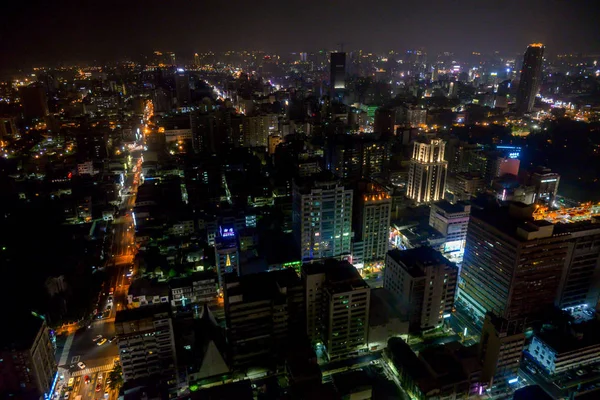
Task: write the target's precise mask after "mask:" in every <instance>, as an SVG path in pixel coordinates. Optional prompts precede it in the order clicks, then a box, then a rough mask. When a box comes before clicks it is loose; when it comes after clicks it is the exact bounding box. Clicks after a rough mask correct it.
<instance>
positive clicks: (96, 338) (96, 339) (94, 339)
mask: <svg viewBox="0 0 600 400" xmlns="http://www.w3.org/2000/svg"><path fill="white" fill-rule="evenodd" d="M100 339H102V335H97V336H96V337H94V338H93V339H92V341H93V342H97V341H98V340H100Z"/></svg>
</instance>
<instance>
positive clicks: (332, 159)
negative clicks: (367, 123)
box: [325, 135, 391, 180]
mask: <svg viewBox="0 0 600 400" xmlns="http://www.w3.org/2000/svg"><path fill="white" fill-rule="evenodd" d="M390 153H391V146H390V143H389V142H387V141H386V140H379V139H375V138H373V137H365V136H356V135H335V136H333V137H331V138H329V139H328V140H327V144H326V150H325V164H326V167H327V169H328V170H329V171H331V172H332V173H334V174H335V175H337V176H338V177H340V178H348V179H351V180H356V179H362V178H370V177H376V176H381V175H382V174H383V173H384V172H385V171H386V169H387V165H388V163H389V160H390V157H391V154H390Z"/></svg>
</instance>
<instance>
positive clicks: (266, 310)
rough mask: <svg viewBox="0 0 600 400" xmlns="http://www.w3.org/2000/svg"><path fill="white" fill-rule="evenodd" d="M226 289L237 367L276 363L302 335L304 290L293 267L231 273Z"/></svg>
mask: <svg viewBox="0 0 600 400" xmlns="http://www.w3.org/2000/svg"><path fill="white" fill-rule="evenodd" d="M223 289H224V298H225V319H226V324H227V341H228V344H229V347H230V362H231V365H232V367H233V368H236V369H243V368H245V367H248V366H256V365H263V366H269V365H272V364H273V363H276V362H277V361H278V359H280V358H281V356H282V355H283V351H284V350H285V348H286V346H289V345H290V344H291V343H294V340H296V339H297V338H298V337H301V336H302V331H303V330H302V321H303V320H302V317H303V314H304V312H303V308H304V292H303V289H302V282H301V281H300V278H299V277H298V275H297V274H296V272H295V271H294V269H293V268H288V269H283V270H279V271H271V272H262V273H258V274H250V275H243V276H238V275H236V274H227V275H225V277H224V284H223Z"/></svg>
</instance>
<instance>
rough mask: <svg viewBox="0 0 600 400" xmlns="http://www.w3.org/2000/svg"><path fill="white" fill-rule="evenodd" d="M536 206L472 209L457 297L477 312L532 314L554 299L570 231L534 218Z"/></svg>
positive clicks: (479, 314) (505, 315) (511, 316)
mask: <svg viewBox="0 0 600 400" xmlns="http://www.w3.org/2000/svg"><path fill="white" fill-rule="evenodd" d="M533 209H534V207H533V206H526V205H524V204H522V203H514V204H511V205H510V207H490V208H489V209H484V210H477V209H472V210H471V219H470V221H469V228H468V230H467V239H466V247H465V255H464V261H463V264H462V271H461V282H460V284H459V292H458V297H459V300H460V301H461V302H463V303H464V304H465V305H466V307H467V309H468V310H469V311H470V312H471V313H472V314H473V315H474V316H475V317H476V318H482V317H483V316H484V315H485V314H486V312H488V311H491V312H493V313H494V314H495V315H496V316H499V317H503V318H506V319H511V320H512V319H516V318H521V317H527V316H529V315H532V314H534V313H536V312H539V311H540V310H542V309H544V307H547V306H549V305H552V304H554V301H555V297H556V293H557V291H558V287H559V283H560V277H561V274H562V270H563V268H564V264H565V260H566V257H567V251H568V240H569V239H570V235H569V234H568V232H561V231H559V230H556V231H555V225H553V224H552V223H549V222H546V221H535V220H533V219H532V218H531V215H532V212H533Z"/></svg>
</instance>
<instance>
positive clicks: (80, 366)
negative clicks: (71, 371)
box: [77, 361, 85, 369]
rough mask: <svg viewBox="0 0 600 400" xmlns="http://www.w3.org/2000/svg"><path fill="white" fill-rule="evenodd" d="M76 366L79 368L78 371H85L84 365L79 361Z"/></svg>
mask: <svg viewBox="0 0 600 400" xmlns="http://www.w3.org/2000/svg"><path fill="white" fill-rule="evenodd" d="M77 366H78V367H79V369H85V363H84V362H83V361H79V362H78V363H77Z"/></svg>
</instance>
